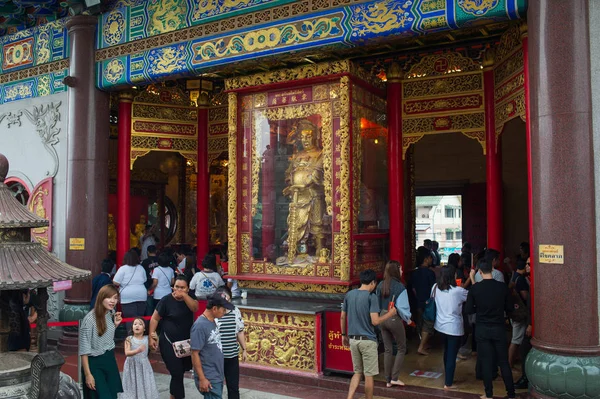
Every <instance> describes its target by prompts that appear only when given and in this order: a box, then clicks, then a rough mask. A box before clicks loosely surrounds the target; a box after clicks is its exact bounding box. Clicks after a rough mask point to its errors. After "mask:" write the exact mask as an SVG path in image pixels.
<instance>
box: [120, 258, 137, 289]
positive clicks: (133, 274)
mask: <svg viewBox="0 0 600 399" xmlns="http://www.w3.org/2000/svg"><path fill="white" fill-rule="evenodd" d="M127 266H131V265H127ZM138 266H139V265H136V266H131V267H133V268H134V270H133V273H131V277H130V278H129V281H128V282H127V284H125V285H122V286H121V290H120V291H119V294H120V293H121V292H123V291H125V288H127V287H129V283H131V280H133V278H134V277H135V274H136V273H137V271H138V268H137V267H138Z"/></svg>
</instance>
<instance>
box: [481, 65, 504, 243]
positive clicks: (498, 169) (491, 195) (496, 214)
mask: <svg viewBox="0 0 600 399" xmlns="http://www.w3.org/2000/svg"><path fill="white" fill-rule="evenodd" d="M484 67H485V69H484V71H483V85H484V97H485V140H486V158H485V166H486V178H487V184H486V200H487V246H488V248H493V249H496V250H498V251H500V252H502V251H503V249H504V247H503V243H502V153H501V150H500V145H499V144H500V143H499V140H498V142H497V141H496V116H495V107H494V70H493V68H492V65H484Z"/></svg>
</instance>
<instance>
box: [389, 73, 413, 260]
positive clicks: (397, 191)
mask: <svg viewBox="0 0 600 399" xmlns="http://www.w3.org/2000/svg"><path fill="white" fill-rule="evenodd" d="M401 76H402V71H401V69H400V67H399V66H398V65H397V64H392V66H391V67H390V69H389V71H388V72H387V111H388V115H387V116H388V154H387V155H388V170H387V172H388V189H389V194H388V197H389V215H390V259H391V260H397V261H399V262H401V263H403V265H402V271H403V272H406V271H407V269H409V267H408V265H406V264H404V165H403V160H402V81H401Z"/></svg>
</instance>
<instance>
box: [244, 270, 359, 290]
mask: <svg viewBox="0 0 600 399" xmlns="http://www.w3.org/2000/svg"><path fill="white" fill-rule="evenodd" d="M242 267H244V265H242ZM249 267H250V266H248V270H249ZM336 277H338V278H339V275H338V276H336ZM238 285H239V287H240V288H245V289H255V290H271V291H280V292H281V291H292V292H312V293H321V294H344V293H346V292H347V291H348V286H345V285H339V284H310V283H290V282H279V281H256V280H240V281H238Z"/></svg>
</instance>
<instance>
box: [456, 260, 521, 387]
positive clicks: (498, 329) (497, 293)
mask: <svg viewBox="0 0 600 399" xmlns="http://www.w3.org/2000/svg"><path fill="white" fill-rule="evenodd" d="M477 266H478V268H479V271H480V273H481V275H482V277H483V281H481V282H480V283H478V284H475V285H474V286H473V287H472V288H471V290H470V291H469V296H468V297H467V305H466V308H467V312H468V313H470V314H472V313H476V315H477V318H476V329H475V338H476V339H477V348H478V357H479V359H480V360H481V364H482V366H483V385H484V387H485V398H489V399H491V398H493V396H494V395H493V385H492V375H493V374H494V366H495V364H496V362H495V361H494V354H495V358H496V361H497V364H498V365H499V366H500V371H501V373H502V379H503V380H504V386H505V387H506V392H507V393H508V397H509V398H514V397H515V387H514V382H513V378H512V372H511V370H510V366H509V364H508V344H507V342H506V334H505V332H504V331H505V330H504V312H505V311H506V312H507V313H510V312H511V311H512V308H511V302H510V296H509V292H508V288H507V287H506V284H504V283H501V282H499V281H496V280H494V277H493V275H492V264H491V263H488V262H487V261H485V260H481V261H479V262H478V263H477ZM474 273H475V270H471V274H472V275H474ZM472 277H474V276H472Z"/></svg>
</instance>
